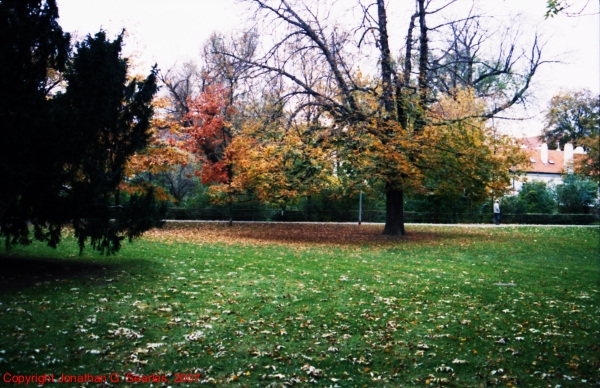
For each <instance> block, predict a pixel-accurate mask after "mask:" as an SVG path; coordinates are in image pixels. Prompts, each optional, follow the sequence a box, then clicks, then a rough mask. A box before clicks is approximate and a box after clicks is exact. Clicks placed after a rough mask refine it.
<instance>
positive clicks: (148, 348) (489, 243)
mask: <svg viewBox="0 0 600 388" xmlns="http://www.w3.org/2000/svg"><path fill="white" fill-rule="evenodd" d="M265 228H266V229H265ZM286 228H293V229H286ZM302 228H306V230H305V232H306V233H304V234H302V232H303V229H302ZM323 228H324V229H320V227H318V226H314V225H313V226H310V227H308V226H302V225H296V226H293V227H290V226H286V227H282V226H277V225H271V226H265V225H262V226H259V227H257V226H256V225H250V224H247V225H237V226H235V227H234V229H228V228H226V227H225V226H222V225H214V224H210V225H209V224H199V225H177V226H171V227H169V228H167V229H166V230H164V231H157V232H154V233H153V234H151V235H149V236H146V237H144V238H142V239H140V240H138V241H136V242H135V243H133V244H126V245H125V246H124V248H123V249H122V251H121V252H120V253H119V255H118V256H113V257H102V256H98V255H97V254H96V253H94V252H92V251H91V250H87V251H85V252H84V255H83V256H82V257H79V256H78V248H77V246H76V244H75V243H74V242H73V241H71V240H69V239H67V241H66V242H65V243H63V244H62V245H60V247H59V248H58V250H52V249H50V248H47V247H45V246H43V245H42V244H33V245H31V246H29V247H24V248H23V247H20V248H18V249H15V250H12V251H10V252H8V253H6V252H5V253H3V254H2V256H1V257H0V265H1V266H2V274H1V275H0V332H1V333H2V334H3V335H2V336H1V337H0V372H2V376H3V382H5V381H6V380H5V379H7V378H8V379H19V378H20V376H31V375H35V376H38V377H37V379H38V380H39V379H40V378H41V377H39V376H44V375H47V376H51V375H52V374H53V375H54V379H56V380H58V379H60V378H62V376H63V374H64V375H66V376H71V378H78V379H80V381H87V382H92V381H94V379H101V378H105V379H106V382H107V384H109V385H110V384H111V379H113V380H115V381H116V380H119V381H120V382H121V384H120V386H122V383H123V382H125V383H128V382H129V383H128V384H126V385H136V382H141V381H144V382H148V380H152V379H153V378H154V379H155V383H154V385H155V386H161V385H174V386H177V385H181V386H187V385H189V386H194V385H197V384H198V383H199V382H205V383H214V384H217V385H225V384H226V385H232V386H270V385H272V386H282V385H288V384H299V385H303V384H306V383H315V384H317V385H323V386H342V387H346V386H365V385H377V386H441V385H446V386H456V387H467V386H470V387H479V386H488V385H503V386H507V385H522V386H536V387H539V386H552V387H554V386H558V385H560V386H562V387H570V386H582V385H589V386H595V385H597V384H599V383H600V378H599V375H600V359H599V354H600V352H599V349H598V344H599V343H600V341H599V339H600V323H599V313H600V303H599V302H600V284H599V280H600V265H599V264H600V263H599V260H600V259H599V256H598V253H599V251H600V243H599V241H600V238H599V237H600V235H599V229H598V228H561V227H516V228H510V227H501V228H467V227H425V226H411V227H410V232H411V234H410V236H408V237H405V238H397V239H390V238H379V237H373V236H379V232H380V230H379V227H375V226H369V225H363V226H361V227H358V226H351V227H350V226H335V225H334V226H326V227H323ZM336 228H337V229H339V230H340V231H341V232H340V233H344V235H345V236H346V238H344V239H342V238H340V241H342V242H341V243H340V242H336V241H335V234H336V232H335V231H336ZM319 230H321V231H322V232H324V233H323V235H330V236H332V239H327V238H323V237H322V236H323V235H321V234H319V233H320V232H319ZM232 231H233V232H232ZM299 231H300V232H299ZM289 233H296V235H295V236H296V237H295V238H294V239H291V240H296V241H301V243H294V242H293V241H286V238H284V236H282V235H286V236H287V235H289ZM313 234H316V235H315V238H314V239H313V240H311V238H307V236H311V235H313ZM363 235H364V236H368V238H364V239H361V236H363ZM207 236H209V237H207ZM253 236H259V237H256V238H254V239H253ZM348 236H350V237H348ZM353 236H354V237H353ZM86 379H87V380H86ZM186 379H187V380H189V381H186ZM157 380H166V381H160V382H157ZM82 384H83V383H79V384H78V385H82ZM74 385H77V384H74Z"/></svg>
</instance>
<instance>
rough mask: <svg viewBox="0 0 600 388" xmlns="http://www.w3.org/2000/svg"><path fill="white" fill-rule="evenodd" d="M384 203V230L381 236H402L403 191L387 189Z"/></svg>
mask: <svg viewBox="0 0 600 388" xmlns="http://www.w3.org/2000/svg"><path fill="white" fill-rule="evenodd" d="M385 196H386V202H385V228H384V229H383V234H385V235H388V236H404V235H405V234H406V230H405V229H404V191H402V190H398V189H388V191H387V193H386V194H385Z"/></svg>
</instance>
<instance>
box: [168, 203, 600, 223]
mask: <svg viewBox="0 0 600 388" xmlns="http://www.w3.org/2000/svg"><path fill="white" fill-rule="evenodd" d="M230 217H231V219H233V221H288V222H292V221H293V222H357V223H358V221H359V217H360V220H361V221H362V222H385V210H382V209H363V210H362V212H360V214H359V210H358V209H340V208H335V207H332V208H329V209H327V210H326V211H319V212H316V211H313V212H307V211H304V210H274V209H260V208H235V209H233V210H232V211H231V213H230V211H229V209H228V208H218V207H214V208H169V209H168V211H167V219H170V220H203V221H228V220H229V219H230ZM404 221H405V222H408V223H433V224H461V223H481V224H486V223H491V222H492V214H482V213H439V212H413V211H405V212H404ZM502 222H503V223H509V224H537V225H591V224H598V223H600V216H599V215H598V214H502Z"/></svg>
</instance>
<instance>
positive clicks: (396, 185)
mask: <svg viewBox="0 0 600 388" xmlns="http://www.w3.org/2000/svg"><path fill="white" fill-rule="evenodd" d="M247 2H248V3H249V4H250V5H251V6H253V8H254V9H255V11H256V15H257V16H256V18H255V19H256V20H258V21H263V22H264V23H267V24H268V25H269V26H270V27H269V30H268V31H267V30H266V29H265V30H261V31H262V32H263V33H264V34H259V35H260V36H261V38H262V37H263V35H264V39H265V41H267V42H270V43H269V44H268V45H267V46H266V47H265V50H264V51H263V52H260V53H259V52H258V51H256V52H254V55H253V56H252V57H248V56H244V55H241V54H240V52H239V50H236V49H231V48H228V47H223V46H213V53H214V54H215V55H220V56H222V57H226V58H230V62H232V63H237V64H240V65H246V66H247V67H249V68H250V69H253V75H254V76H255V77H256V78H258V77H259V76H264V79H265V80H267V81H265V82H264V83H263V88H267V87H269V86H270V85H273V84H275V85H276V86H277V92H276V93H274V95H277V96H278V97H277V99H276V104H274V105H273V106H274V107H277V108H278V109H279V110H278V112H283V115H284V116H285V117H286V119H285V120H283V122H282V123H281V124H282V125H281V126H280V128H279V131H280V135H279V136H274V137H273V136H271V135H268V136H265V138H266V139H261V136H258V138H257V139H255V141H258V142H259V143H261V142H262V143H263V146H264V147H269V148H270V149H282V150H283V149H285V147H279V148H278V147H275V148H273V143H274V141H278V142H282V141H286V139H290V137H289V133H291V132H295V133H296V134H303V135H302V136H301V142H302V143H303V144H304V145H310V144H318V145H319V148H320V149H321V150H323V151H324V152H321V153H313V154H312V155H313V157H316V156H317V155H319V156H320V157H323V158H324V163H325V164H327V163H330V164H331V165H332V166H333V167H332V168H331V171H333V175H334V177H336V178H337V179H339V180H340V181H343V182H344V185H346V187H350V188H352V187H354V188H355V189H360V190H362V189H365V188H369V189H373V190H378V191H382V192H383V193H385V195H386V197H387V207H386V212H387V216H386V226H385V229H384V233H385V234H390V235H398V234H404V233H405V229H404V221H403V198H404V193H405V192H407V193H410V192H423V191H431V192H440V191H446V192H452V193H453V195H459V196H467V197H469V198H471V199H472V200H481V199H482V198H484V197H485V196H486V195H491V193H492V191H493V192H494V195H500V194H501V193H502V192H503V191H504V190H505V189H506V186H508V184H507V182H508V178H507V176H508V169H509V167H510V166H511V165H515V164H518V158H519V152H518V150H517V149H515V148H514V147H513V146H512V145H511V143H510V141H509V139H507V138H503V137H500V136H498V135H497V133H496V132H495V131H494V130H493V128H492V127H491V126H489V123H488V122H487V121H486V119H488V118H490V117H493V116H494V115H496V114H498V113H499V112H501V111H503V110H505V109H508V108H509V107H510V106H512V105H514V104H516V103H519V102H521V101H522V100H523V99H524V98H525V95H526V91H527V89H528V87H529V85H530V81H531V79H532V77H533V76H534V75H535V73H536V71H537V69H538V67H539V66H540V65H542V64H543V63H544V60H543V59H542V56H541V45H540V43H539V42H538V40H537V38H534V39H533V41H532V43H531V46H530V48H529V50H522V51H521V50H520V49H519V48H518V44H517V43H518V42H517V41H516V40H515V39H511V38H510V36H516V35H514V34H510V33H507V34H506V36H503V37H502V38H501V41H502V49H501V50H499V51H498V56H497V57H496V58H490V59H489V60H486V59H482V58H481V57H480V56H478V55H477V51H479V50H481V51H482V52H483V51H484V50H482V49H481V47H480V46H481V45H482V44H483V40H479V41H477V39H478V36H479V35H486V34H487V32H484V30H483V29H482V27H481V26H482V24H481V23H477V20H478V18H479V17H478V16H477V15H468V16H467V17H466V18H465V19H463V23H462V24H461V22H459V21H456V22H451V23H444V24H443V25H440V26H433V27H432V26H430V25H429V24H428V21H430V20H431V18H432V17H433V16H432V15H435V14H437V13H438V12H441V11H442V10H443V9H445V8H446V7H448V6H450V5H451V3H452V2H449V3H448V4H441V5H440V7H439V8H436V6H437V4H435V5H434V4H432V3H433V2H429V1H425V0H417V1H415V12H414V14H413V15H412V16H411V17H410V18H409V20H407V23H406V24H405V28H406V31H407V34H406V38H405V40H404V42H403V44H404V47H405V50H404V51H403V52H402V53H401V55H400V56H395V55H393V54H392V51H391V40H392V38H391V35H390V32H389V31H390V30H391V28H392V26H393V28H398V25H397V23H401V22H402V21H400V20H393V21H391V20H389V19H388V15H387V11H388V5H386V3H385V1H383V0H381V1H379V0H378V1H376V2H373V3H372V4H369V5H367V4H362V3H361V4H360V5H361V7H358V8H356V9H355V10H354V11H355V12H359V13H360V15H362V16H361V17H359V18H357V19H356V24H355V25H352V24H351V23H352V21H351V20H345V21H344V22H342V21H341V20H334V19H333V18H331V15H332V12H331V11H332V9H333V8H334V7H336V6H338V7H339V4H333V3H331V2H319V3H318V5H317V3H316V2H310V1H299V0H298V1H279V0H264V1H263V0H247ZM313 6H314V7H313ZM465 20H466V21H468V23H470V24H469V25H467V24H465ZM448 26H452V28H453V29H454V35H450V36H453V38H452V39H451V40H450V42H446V43H445V44H446V46H444V45H442V44H441V43H440V42H435V44H434V41H433V39H432V36H433V34H438V33H441V32H442V31H444V28H445V27H446V28H449V27H448ZM272 27H276V28H272ZM440 35H442V34H440ZM438 36H439V35H438ZM468 42H471V43H468ZM472 42H479V43H474V44H472ZM233 47H234V48H235V47H239V46H233ZM469 50H471V51H469ZM362 66H366V67H368V68H369V69H373V71H374V72H373V74H372V75H370V76H367V75H365V74H363V73H362V72H361V71H360V68H361V67H362ZM273 80H277V81H276V82H272V81H273ZM469 106H470V107H473V109H464V107H469ZM265 117H266V119H267V120H271V117H272V116H269V115H265ZM286 122H287V124H286ZM259 127H260V126H259ZM262 127H263V128H265V129H267V128H272V126H270V125H268V124H265V125H263V126H262ZM300 128H305V129H306V130H300V131H297V129H300ZM269 131H270V133H272V130H271V129H269ZM272 155H277V153H276V152H275V153H272ZM279 159H280V160H285V158H281V157H279ZM312 164H314V165H323V163H312ZM289 177H290V176H289V175H288V178H289ZM280 187H285V185H280Z"/></svg>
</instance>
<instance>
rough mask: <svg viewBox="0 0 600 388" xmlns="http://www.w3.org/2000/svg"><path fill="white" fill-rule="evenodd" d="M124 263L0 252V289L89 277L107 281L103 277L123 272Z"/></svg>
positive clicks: (14, 288) (86, 278)
mask: <svg viewBox="0 0 600 388" xmlns="http://www.w3.org/2000/svg"><path fill="white" fill-rule="evenodd" d="M125 264H126V263H125V262H114V263H98V262H94V261H89V260H81V259H79V260H78V259H65V258H50V257H39V256H20V255H12V254H0V292H1V291H11V290H20V289H23V288H27V287H30V286H35V285H37V284H40V283H44V282H48V281H52V282H54V281H61V280H90V281H94V282H98V283H106V282H105V279H108V278H111V277H114V276H115V275H116V274H118V273H122V271H123V269H124V265H125Z"/></svg>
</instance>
